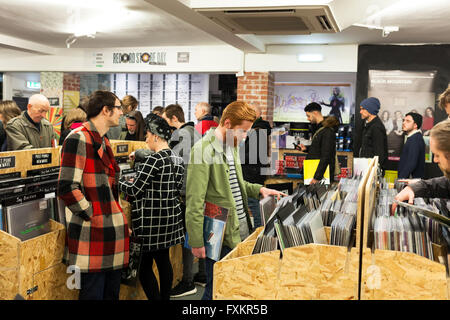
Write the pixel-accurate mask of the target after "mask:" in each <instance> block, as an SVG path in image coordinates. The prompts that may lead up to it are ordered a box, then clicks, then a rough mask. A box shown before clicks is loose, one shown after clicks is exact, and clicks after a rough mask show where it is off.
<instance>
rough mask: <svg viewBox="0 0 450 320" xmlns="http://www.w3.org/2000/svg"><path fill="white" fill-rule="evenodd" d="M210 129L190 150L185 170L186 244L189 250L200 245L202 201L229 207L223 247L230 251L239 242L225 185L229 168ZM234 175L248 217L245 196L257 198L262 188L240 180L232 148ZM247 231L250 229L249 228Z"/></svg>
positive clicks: (240, 171)
mask: <svg viewBox="0 0 450 320" xmlns="http://www.w3.org/2000/svg"><path fill="white" fill-rule="evenodd" d="M214 130H215V129H210V130H209V131H208V132H207V133H206V134H205V136H204V137H203V138H202V139H201V140H200V141H198V142H197V143H196V144H195V145H194V146H193V147H192V150H191V156H190V162H189V164H188V167H187V171H188V172H187V183H186V229H187V233H188V235H189V245H190V246H191V247H193V248H200V247H203V246H204V242H203V209H204V203H205V201H207V202H211V203H213V204H216V205H219V206H221V207H225V208H229V209H230V212H229V214H228V220H227V224H226V229H225V236H224V241H223V245H225V246H228V247H229V248H234V247H235V246H236V245H237V244H238V243H239V242H241V238H240V234H239V221H238V217H237V213H236V205H235V202H234V199H233V194H232V192H231V188H230V183H229V179H228V176H229V165H228V163H227V161H226V155H225V152H224V149H223V145H222V142H221V141H220V140H218V139H217V138H216V136H215V134H214ZM233 157H234V163H235V167H236V175H237V179H238V182H239V186H240V189H241V194H242V200H243V203H244V210H245V213H246V215H247V217H248V204H247V203H248V201H247V198H248V197H252V198H256V199H258V197H259V190H260V189H261V187H262V185H260V184H253V183H249V182H246V181H244V178H243V176H242V168H241V163H240V160H239V153H238V149H237V148H234V154H233ZM249 227H250V228H251V226H249Z"/></svg>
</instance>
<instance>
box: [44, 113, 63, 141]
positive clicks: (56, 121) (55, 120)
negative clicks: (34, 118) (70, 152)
mask: <svg viewBox="0 0 450 320" xmlns="http://www.w3.org/2000/svg"><path fill="white" fill-rule="evenodd" d="M45 119H47V120H48V121H49V122H50V123H51V124H52V125H53V130H54V131H55V134H56V141H59V137H60V136H61V124H62V119H63V108H61V107H51V108H50V109H49V110H48V111H47V113H46V114H45Z"/></svg>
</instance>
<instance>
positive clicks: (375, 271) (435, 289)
mask: <svg viewBox="0 0 450 320" xmlns="http://www.w3.org/2000/svg"><path fill="white" fill-rule="evenodd" d="M377 163H378V159H377V158H376V164H375V165H374V167H373V168H372V170H371V174H370V176H369V180H368V182H367V187H366V190H365V201H364V238H363V246H362V250H363V255H362V260H361V264H362V268H361V270H362V271H361V282H360V286H361V291H360V292H361V295H360V299H361V300H425V299H427V300H428V299H430V300H447V299H449V294H450V286H449V284H450V282H449V281H448V278H447V272H446V267H445V265H443V264H441V263H439V262H438V261H432V260H430V259H428V258H425V257H422V256H420V255H417V254H415V253H410V252H399V251H391V250H379V249H376V250H374V251H373V250H372V246H373V230H371V229H372V227H371V225H370V221H371V219H372V215H373V214H375V212H374V210H375V204H376V201H375V200H376V194H377ZM442 249H443V248H442V247H440V246H438V245H436V244H433V251H434V253H435V256H438V255H442V256H443V257H445V258H447V253H446V252H444V250H442Z"/></svg>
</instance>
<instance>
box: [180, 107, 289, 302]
mask: <svg viewBox="0 0 450 320" xmlns="http://www.w3.org/2000/svg"><path fill="white" fill-rule="evenodd" d="M255 119H256V113H255V110H254V109H253V108H252V107H251V106H250V105H248V104H247V103H246V102H243V101H235V102H232V103H230V104H229V105H228V106H227V107H226V108H225V110H224V111H223V114H222V118H221V120H220V123H219V126H218V127H217V128H216V129H213V130H209V131H208V132H207V133H206V135H205V136H204V137H203V138H202V140H200V141H198V142H197V143H196V144H195V145H194V147H193V148H192V150H191V156H190V162H189V164H188V169H187V170H188V173H187V184H186V202H187V204H186V228H187V232H188V234H189V245H190V246H191V247H192V253H193V254H194V256H196V257H198V258H204V257H205V246H204V241H203V220H204V217H203V213H204V204H205V202H210V203H212V204H215V205H218V206H221V207H224V208H229V209H230V211H229V213H228V220H227V224H226V229H225V235H224V239H223V245H222V250H221V257H223V256H225V255H226V254H227V253H228V252H230V251H231V250H232V249H233V248H234V247H235V246H236V245H237V244H238V243H239V242H241V241H242V240H244V239H245V238H246V237H247V236H248V235H249V234H250V233H251V232H252V229H253V227H252V225H251V222H250V217H249V214H248V204H247V199H248V197H249V196H250V197H252V198H259V194H261V195H262V196H263V197H267V196H270V195H275V196H277V197H279V196H280V195H283V194H282V193H281V192H279V191H276V190H272V189H267V188H264V187H263V186H262V185H260V184H252V183H248V182H246V181H245V180H244V178H243V176H242V168H241V164H240V161H239V152H238V146H239V143H240V142H241V141H243V140H245V138H246V136H247V132H248V131H249V130H250V128H251V127H252V124H253V122H254V121H255ZM214 263H215V261H214V260H212V259H210V258H208V257H206V260H205V269H206V278H207V282H206V288H205V293H204V295H203V298H202V299H203V300H211V299H212V283H213V266H214Z"/></svg>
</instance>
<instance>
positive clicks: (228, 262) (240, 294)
mask: <svg viewBox="0 0 450 320" xmlns="http://www.w3.org/2000/svg"><path fill="white" fill-rule="evenodd" d="M261 230H262V229H261V228H259V229H258V230H256V231H255V232H254V233H253V234H252V235H250V236H249V237H248V238H247V239H246V240H245V241H244V242H242V243H240V244H238V245H237V247H236V248H234V249H233V250H232V251H231V252H230V253H229V254H228V255H227V256H225V257H224V258H223V259H222V260H220V261H218V262H217V263H215V264H214V283H213V298H214V299H215V300H222V299H230V300H267V299H269V300H275V299H278V300H288V299H296V300H300V299H308V300H309V299H345V300H350V299H357V297H358V270H359V259H358V250H357V249H356V248H353V249H352V250H351V251H350V252H349V251H348V250H347V248H346V247H337V246H330V245H319V244H308V245H305V246H300V247H295V248H288V249H285V250H284V251H283V256H282V259H280V251H279V250H275V251H271V252H265V253H261V254H255V255H252V254H251V253H252V251H253V247H254V245H255V243H256V237H257V236H258V234H259V233H260V231H261ZM327 234H329V233H327Z"/></svg>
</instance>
